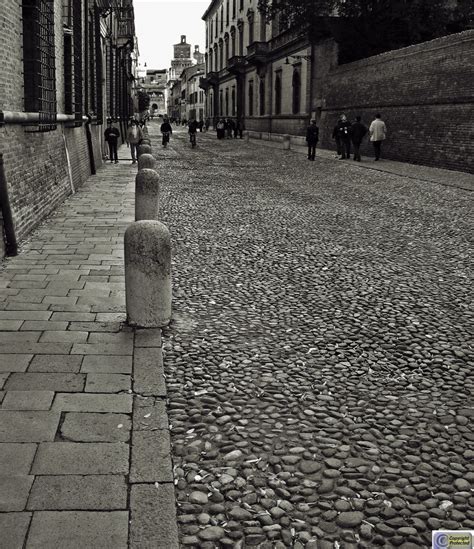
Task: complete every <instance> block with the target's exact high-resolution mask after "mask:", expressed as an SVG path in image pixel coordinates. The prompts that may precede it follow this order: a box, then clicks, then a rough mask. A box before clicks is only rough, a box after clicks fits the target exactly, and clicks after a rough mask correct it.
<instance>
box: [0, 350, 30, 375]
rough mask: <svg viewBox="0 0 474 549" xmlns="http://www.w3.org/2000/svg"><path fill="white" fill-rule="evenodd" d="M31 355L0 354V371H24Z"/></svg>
mask: <svg viewBox="0 0 474 549" xmlns="http://www.w3.org/2000/svg"><path fill="white" fill-rule="evenodd" d="M32 358H33V355H31V354H28V355H20V354H19V355H9V354H5V355H2V357H1V360H0V372H25V371H26V369H27V368H28V364H29V363H30V362H31V359H32Z"/></svg>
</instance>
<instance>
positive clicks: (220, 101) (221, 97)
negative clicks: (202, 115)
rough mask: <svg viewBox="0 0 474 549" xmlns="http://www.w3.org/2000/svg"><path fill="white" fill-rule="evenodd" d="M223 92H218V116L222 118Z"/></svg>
mask: <svg viewBox="0 0 474 549" xmlns="http://www.w3.org/2000/svg"><path fill="white" fill-rule="evenodd" d="M223 94H224V92H223V90H219V116H223V114H224V97H223Z"/></svg>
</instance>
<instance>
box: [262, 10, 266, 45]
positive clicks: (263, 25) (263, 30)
mask: <svg viewBox="0 0 474 549" xmlns="http://www.w3.org/2000/svg"><path fill="white" fill-rule="evenodd" d="M266 39H267V23H266V21H265V17H264V15H263V13H260V42H265V40H266Z"/></svg>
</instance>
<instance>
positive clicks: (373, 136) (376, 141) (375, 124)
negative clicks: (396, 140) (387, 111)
mask: <svg viewBox="0 0 474 549" xmlns="http://www.w3.org/2000/svg"><path fill="white" fill-rule="evenodd" d="M369 135H370V140H371V141H372V144H373V146H374V152H375V160H380V154H381V152H382V141H384V140H385V138H386V137H387V126H386V125H385V122H384V121H383V120H382V117H381V116H380V114H379V113H377V114H376V115H375V120H373V121H372V124H370V127H369Z"/></svg>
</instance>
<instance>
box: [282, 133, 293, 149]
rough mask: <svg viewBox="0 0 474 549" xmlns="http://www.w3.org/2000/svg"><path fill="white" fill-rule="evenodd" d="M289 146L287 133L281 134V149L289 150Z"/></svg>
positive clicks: (289, 140) (289, 138) (289, 139)
mask: <svg viewBox="0 0 474 549" xmlns="http://www.w3.org/2000/svg"><path fill="white" fill-rule="evenodd" d="M290 148H291V137H290V136H289V135H284V136H283V149H284V150H285V151H289V150H290Z"/></svg>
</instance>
